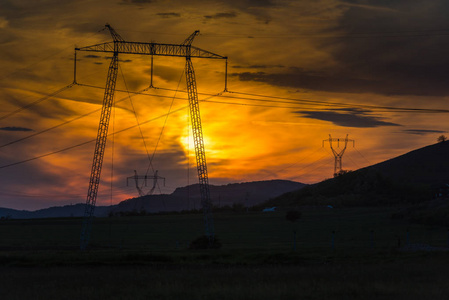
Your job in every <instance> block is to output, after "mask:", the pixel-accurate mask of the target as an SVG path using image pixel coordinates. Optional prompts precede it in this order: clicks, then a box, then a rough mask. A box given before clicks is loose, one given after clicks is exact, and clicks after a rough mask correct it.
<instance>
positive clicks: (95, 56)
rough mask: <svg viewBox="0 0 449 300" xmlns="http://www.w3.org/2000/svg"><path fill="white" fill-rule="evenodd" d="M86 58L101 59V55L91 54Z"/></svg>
mask: <svg viewBox="0 0 449 300" xmlns="http://www.w3.org/2000/svg"><path fill="white" fill-rule="evenodd" d="M84 58H101V56H100V55H94V54H89V55H84Z"/></svg>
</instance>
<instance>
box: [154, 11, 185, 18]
mask: <svg viewBox="0 0 449 300" xmlns="http://www.w3.org/2000/svg"><path fill="white" fill-rule="evenodd" d="M156 15H157V16H160V17H162V18H172V17H174V18H179V17H181V14H179V13H175V12H169V13H157V14H156Z"/></svg>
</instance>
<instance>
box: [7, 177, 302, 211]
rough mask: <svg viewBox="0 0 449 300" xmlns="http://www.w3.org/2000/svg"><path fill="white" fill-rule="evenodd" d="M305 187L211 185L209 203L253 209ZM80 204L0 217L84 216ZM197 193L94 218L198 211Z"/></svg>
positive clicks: (136, 201)
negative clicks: (114, 214) (143, 213)
mask: <svg viewBox="0 0 449 300" xmlns="http://www.w3.org/2000/svg"><path fill="white" fill-rule="evenodd" d="M304 186H305V184H303V183H299V182H294V181H288V180H268V181H256V182H244V183H232V184H227V185H221V186H215V185H211V186H210V194H211V200H212V203H213V205H214V206H217V207H223V206H226V205H229V206H232V205H234V204H239V205H241V206H246V207H248V206H253V205H256V204H260V203H263V202H265V201H268V200H269V199H270V198H274V197H277V196H279V195H282V194H284V193H287V192H290V191H294V190H298V189H300V188H302V187H304ZM84 207H85V205H84V204H83V203H79V204H75V205H65V206H55V207H50V208H45V209H40V210H36V211H27V210H15V209H9V208H0V218H12V219H36V218H60V217H82V216H84ZM200 208H201V204H200V193H199V186H198V184H194V185H190V186H186V187H181V188H177V189H176V190H175V191H174V192H173V193H172V194H170V195H151V196H144V197H139V198H133V199H128V200H125V201H122V202H120V203H119V204H117V205H112V206H97V207H96V208H95V216H97V217H106V216H108V214H109V213H110V212H112V213H118V212H132V211H141V210H145V211H146V212H151V213H155V212H172V211H182V210H193V209H200Z"/></svg>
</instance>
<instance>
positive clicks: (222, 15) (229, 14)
mask: <svg viewBox="0 0 449 300" xmlns="http://www.w3.org/2000/svg"><path fill="white" fill-rule="evenodd" d="M204 17H205V18H206V19H223V18H235V17H237V14H236V13H235V12H233V11H231V12H224V13H216V14H214V15H208V16H204Z"/></svg>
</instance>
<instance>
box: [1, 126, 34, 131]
mask: <svg viewBox="0 0 449 300" xmlns="http://www.w3.org/2000/svg"><path fill="white" fill-rule="evenodd" d="M0 130H3V131H33V129H30V128H25V127H15V126H12V127H2V128H0Z"/></svg>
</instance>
